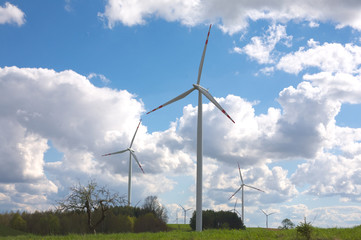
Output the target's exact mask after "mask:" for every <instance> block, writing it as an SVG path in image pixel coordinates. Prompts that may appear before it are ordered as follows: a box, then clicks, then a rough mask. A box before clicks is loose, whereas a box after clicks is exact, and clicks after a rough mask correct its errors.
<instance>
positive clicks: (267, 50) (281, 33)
mask: <svg viewBox="0 0 361 240" xmlns="http://www.w3.org/2000/svg"><path fill="white" fill-rule="evenodd" d="M291 40H292V36H287V33H286V27H285V26H283V25H275V24H273V25H271V26H270V27H269V28H268V30H267V31H266V33H265V34H264V35H263V36H262V37H252V38H251V43H250V44H247V45H246V46H244V47H243V48H239V47H235V48H234V51H235V52H237V53H245V54H247V55H248V56H249V57H250V58H251V59H254V60H256V61H257V62H258V63H259V64H266V63H274V58H275V57H276V56H273V55H274V54H272V51H273V50H274V48H275V47H276V44H277V43H278V42H280V41H283V44H285V45H287V46H290V41H291Z"/></svg>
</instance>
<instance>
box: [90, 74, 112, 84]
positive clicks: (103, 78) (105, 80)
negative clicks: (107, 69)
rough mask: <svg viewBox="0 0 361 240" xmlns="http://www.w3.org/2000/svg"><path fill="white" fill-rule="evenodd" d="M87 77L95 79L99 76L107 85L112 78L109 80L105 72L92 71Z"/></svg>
mask: <svg viewBox="0 0 361 240" xmlns="http://www.w3.org/2000/svg"><path fill="white" fill-rule="evenodd" d="M87 78H88V79H89V80H92V79H94V78H95V79H97V78H99V79H100V81H101V82H102V83H103V84H105V85H107V84H109V83H110V80H109V79H108V78H107V77H106V76H104V75H103V74H97V73H90V74H89V75H88V77H87Z"/></svg>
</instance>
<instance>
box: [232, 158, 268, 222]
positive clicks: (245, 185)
mask: <svg viewBox="0 0 361 240" xmlns="http://www.w3.org/2000/svg"><path fill="white" fill-rule="evenodd" d="M238 171H239V177H240V178H241V186H240V187H239V188H238V189H237V191H236V192H235V193H233V195H232V196H231V197H230V198H229V199H231V198H232V197H233V196H234V195H236V194H237V193H238V192H239V190H241V189H242V222H243V224H245V221H244V187H249V188H253V189H255V190H257V191H260V192H265V191H263V190H261V189H259V188H256V187H252V186H250V185H247V184H245V183H244V182H243V178H242V173H241V168H240V167H239V163H238Z"/></svg>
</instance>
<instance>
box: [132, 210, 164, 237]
mask: <svg viewBox="0 0 361 240" xmlns="http://www.w3.org/2000/svg"><path fill="white" fill-rule="evenodd" d="M166 230H167V224H166V223H165V222H163V221H162V220H160V219H158V218H156V217H155V216H154V214H153V213H147V214H145V215H143V216H140V217H139V218H137V219H136V220H135V223H134V232H136V233H139V232H161V231H166Z"/></svg>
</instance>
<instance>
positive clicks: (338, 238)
mask: <svg viewBox="0 0 361 240" xmlns="http://www.w3.org/2000/svg"><path fill="white" fill-rule="evenodd" d="M170 227H171V228H172V229H175V228H176V229H178V225H177V224H174V225H170ZM179 228H180V230H172V231H168V232H160V233H122V234H97V235H66V236H34V235H18V236H7V237H0V239H15V240H22V239H33V240H38V239H39V240H40V239H44V240H46V239H48V240H63V239H64V240H65V239H66V240H68V239H69V240H70V239H75V240H77V239H79V240H80V239H81V240H83V239H106V240H111V239H139V240H140V239H154V240H155V239H192V240H193V239H194V240H196V239H206V240H213V239H214V240H215V239H238V240H240V239H267V240H272V239H285V240H286V239H290V240H291V239H292V240H294V239H304V238H302V237H301V236H298V235H297V232H296V230H294V229H292V230H277V229H263V228H248V229H247V230H205V231H203V232H201V233H199V232H193V231H190V228H189V226H188V225H182V224H179ZM0 236H1V235H0ZM312 239H317V240H326V239H327V240H346V239H347V240H348V239H350V240H351V239H352V240H360V239H361V226H358V227H354V228H327V229H321V228H314V231H313V233H312Z"/></svg>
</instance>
